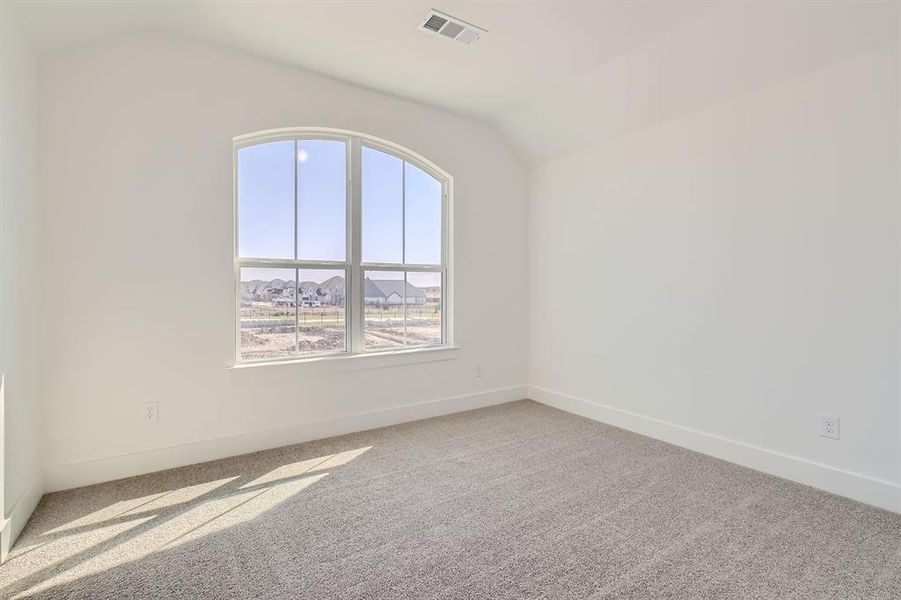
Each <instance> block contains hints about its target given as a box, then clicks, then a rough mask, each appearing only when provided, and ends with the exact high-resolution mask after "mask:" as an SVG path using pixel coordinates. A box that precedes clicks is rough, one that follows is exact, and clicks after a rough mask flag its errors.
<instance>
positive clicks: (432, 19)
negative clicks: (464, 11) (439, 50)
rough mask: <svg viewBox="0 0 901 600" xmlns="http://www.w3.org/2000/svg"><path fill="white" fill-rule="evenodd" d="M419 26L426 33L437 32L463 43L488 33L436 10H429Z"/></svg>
mask: <svg viewBox="0 0 901 600" xmlns="http://www.w3.org/2000/svg"><path fill="white" fill-rule="evenodd" d="M419 28H420V29H422V30H423V31H425V32H427V33H437V34H438V35H442V36H444V37H448V38H450V39H452V40H457V41H458V42H463V43H464V44H472V43H473V42H477V41H479V39H480V38H481V37H482V36H483V35H485V34H486V33H488V32H487V31H486V30H484V29H482V28H481V27H476V26H475V25H470V24H469V23H467V22H466V21H461V20H460V19H457V18H455V17H451V16H450V15H446V14H444V13H440V12H438V11H437V10H432V11H429V14H427V15H426V17H425V19H423V21H422V23H420V24H419Z"/></svg>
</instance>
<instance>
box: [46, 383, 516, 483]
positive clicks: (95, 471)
mask: <svg viewBox="0 0 901 600" xmlns="http://www.w3.org/2000/svg"><path fill="white" fill-rule="evenodd" d="M525 397H526V386H524V385H517V386H510V387H504V388H498V389H494V390H488V391H485V392H477V393H474V394H466V395H463V396H454V397H451V398H441V399H438V400H431V401H428V402H421V403H418V404H408V405H405V406H397V407H393V408H387V409H381V410H374V411H369V412H365V413H358V414H354V415H347V416H344V417H337V418H334V419H328V420H324V421H313V422H307V423H296V424H294V425H289V426H285V427H279V428H277V429H267V430H263V431H255V432H250V433H244V434H240V435H234V436H228V437H222V438H215V439H210V440H203V441H199V442H192V443H188V444H181V445H178V446H168V447H164V448H155V449H152V450H146V451H143V452H136V453H133V454H125V455H119V456H110V457H106V458H99V459H95V460H87V461H81V462H74V463H67V464H61V465H52V466H49V467H45V469H44V488H45V489H46V491H47V492H48V493H49V492H55V491H60V490H67V489H71V488H75V487H81V486H84V485H91V484H94V483H102V482H104V481H113V480H115V479H122V478H123V477H131V476H133V475H142V474H144V473H152V472H154V471H162V470H165V469H171V468H174V467H182V466H185V465H191V464H195V463H199V462H206V461H209V460H217V459H220V458H227V457H229V456H237V455H240V454H247V453H249V452H257V451H259V450H267V449H269V448H278V447H280V446H289V445H291V444H299V443H301V442H308V441H311V440H316V439H322V438H327V437H332V436H336V435H342V434H345V433H353V432H357V431H364V430H367V429H375V428H377V427H385V426H387V425H396V424H398V423H406V422H408V421H417V420H419V419H427V418H429V417H437V416H439V415H446V414H450V413H455V412H461V411H464V410H471V409H474V408H482V407H485V406H492V405H495V404H503V403H504V402H512V401H513V400H522V399H524V398H525Z"/></svg>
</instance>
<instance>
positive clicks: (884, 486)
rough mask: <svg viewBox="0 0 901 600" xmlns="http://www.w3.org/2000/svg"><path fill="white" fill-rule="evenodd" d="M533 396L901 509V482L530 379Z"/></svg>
mask: <svg viewBox="0 0 901 600" xmlns="http://www.w3.org/2000/svg"><path fill="white" fill-rule="evenodd" d="M528 388H529V395H528V397H529V398H531V399H532V400H535V401H536V402H541V403H542V404H547V405H548V406H553V407H554V408H559V409H561V410H565V411H567V412H571V413H574V414H577V415H580V416H583V417H587V418H589V419H593V420H595V421H600V422H602V423H607V424H609V425H613V426H615V427H620V428H622V429H627V430H629V431H634V432H636V433H640V434H642V435H646V436H649V437H653V438H656V439H659V440H662V441H664V442H669V443H670V444H674V445H676V446H681V447H683V448H688V449H689V450H694V451H696V452H700V453H702V454H707V455H709V456H713V457H716V458H720V459H723V460H727V461H729V462H733V463H736V464H739V465H742V466H744V467H749V468H751V469H754V470H757V471H762V472H764V473H768V474H770V475H775V476H777V477H782V478H784V479H789V480H791V481H796V482H798V483H803V484H805V485H809V486H811V487H815V488H818V489H821V490H825V491H827V492H831V493H833V494H838V495H839V496H845V497H846V498H851V499H853V500H858V501H860V502H864V503H866V504H871V505H873V506H876V507H879V508H884V509H886V510H891V511H894V512H898V513H901V485H899V484H898V483H895V482H892V481H887V480H884V479H878V478H875V477H870V476H868V475H863V474H860V473H854V472H852V471H846V470H844V469H839V468H836V467H832V466H829V465H825V464H822V463H817V462H814V461H811V460H807V459H804V458H800V457H797V456H791V455H788V454H783V453H781V452H776V451H774V450H768V449H766V448H761V447H759V446H754V445H752V444H746V443H744V442H738V441H735V440H732V439H729V438H725V437H722V436H719V435H714V434H711V433H707V432H704V431H698V430H697V429H691V428H689V427H683V426H681V425H675V424H673V423H669V422H666V421H662V420H660V419H655V418H653V417H648V416H645V415H640V414H637V413H634V412H630V411H626V410H622V409H619V408H614V407H612V406H607V405H605V404H601V403H598V402H593V401H591V400H586V399H584V398H577V397H575V396H570V395H567V394H563V393H560V392H556V391H554V390H549V389H546V388H543V387H540V386H535V385H530V386H528Z"/></svg>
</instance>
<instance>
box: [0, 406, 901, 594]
mask: <svg viewBox="0 0 901 600" xmlns="http://www.w3.org/2000/svg"><path fill="white" fill-rule="evenodd" d="M0 597H2V598H9V597H38V598H91V599H97V598H117V599H119V598H137V599H142V598H152V599H167V600H168V599H173V598H190V599H204V598H217V599H221V598H248V599H249V598H254V599H256V598H273V599H275V598H278V599H288V598H315V599H320V598H445V599H451V598H453V599H456V598H635V599H639V598H640V599H645V600H647V599H653V598H686V599H687V598H691V599H696V598H733V599H739V598H741V599H749V598H768V599H769V598H798V599H801V598H803V599H813V598H835V599H841V600H852V599H858V598H859V599H889V598H892V599H899V598H901V516H899V515H894V514H891V513H888V512H884V511H880V510H876V509H873V508H870V507H867V506H864V505H862V504H858V503H856V502H852V501H850V500H845V499H843V498H839V497H836V496H832V495H829V494H826V493H822V492H818V491H816V490H813V489H810V488H807V487H803V486H800V485H796V484H793V483H789V482H787V481H783V480H780V479H776V478H773V477H769V476H766V475H762V474H760V473H757V472H754V471H750V470H748V469H743V468H741V467H737V466H734V465H731V464H729V463H726V462H723V461H719V460H715V459H712V458H708V457H705V456H702V455H700V454H695V453H692V452H689V451H686V450H682V449H679V448H676V447H673V446H670V445H667V444H664V443H662V442H658V441H655V440H652V439H649V438H645V437H641V436H638V435H635V434H631V433H628V432H625V431H622V430H619V429H615V428H612V427H607V426H604V425H600V424H598V423H594V422H592V421H588V420H585V419H581V418H579V417H575V416H572V415H569V414H567V413H563V412H560V411H557V410H554V409H551V408H547V407H545V406H542V405H539V404H535V403H533V402H528V401H523V402H515V403H512V404H506V405H503V406H498V407H493V408H488V409H483V410H478V411H473V412H468V413H462V414H457V415H452V416H448V417H441V418H437V419H430V420H427V421H420V422H417V423H411V424H407V425H400V426H396V427H389V428H385V429H378V430H374V431H368V432H364V433H359V434H353V435H347V436H343V437H339V438H332V439H327V440H323V441H319V442H314V443H309V444H302V445H298V446H292V447H287V448H280V449H277V450H272V451H266V452H260V453H256V454H251V455H246V456H240V457H236V458H231V459H226V460H221V461H216V462H212V463H206V464H202V465H195V466H192V467H186V468H181V469H175V470H172V471H166V472H162V473H156V474H152V475H146V476H142V477H135V478H131V479H126V480H122V481H117V482H112V483H107V484H102V485H97V486H92V487H88V488H82V489H78V490H72V491H68V492H62V493H57V494H51V495H48V496H46V497H45V498H44V499H43V501H42V502H41V504H40V506H39V508H38V510H37V512H36V513H35V515H34V517H33V518H32V520H31V521H30V522H29V524H28V526H27V527H26V530H25V532H24V534H23V536H22V537H21V539H20V540H19V542H18V544H17V545H16V547H15V548H14V549H13V551H12V554H11V558H10V559H9V561H8V562H7V563H5V564H4V565H3V566H2V567H0Z"/></svg>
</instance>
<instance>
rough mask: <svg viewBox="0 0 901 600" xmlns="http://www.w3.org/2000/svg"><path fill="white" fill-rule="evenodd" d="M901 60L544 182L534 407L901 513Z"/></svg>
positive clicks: (570, 164)
mask: <svg viewBox="0 0 901 600" xmlns="http://www.w3.org/2000/svg"><path fill="white" fill-rule="evenodd" d="M899 52H901V51H899V46H898V44H897V43H895V44H894V45H890V46H883V47H882V49H880V50H875V51H870V52H868V53H865V54H862V55H859V56H857V57H855V58H850V59H847V60H844V61H841V62H838V63H837V64H833V65H832V66H829V67H826V68H822V69H819V70H816V71H814V72H809V73H808V74H806V75H803V76H798V77H795V78H793V79H791V80H790V81H786V82H783V83H779V84H777V85H773V86H771V87H768V88H766V89H763V90H761V91H758V92H756V93H752V94H748V95H743V96H740V97H735V98H732V99H730V100H727V101H724V102H721V103H718V104H715V105H713V106H709V107H707V108H705V109H703V110H700V111H697V112H693V113H691V114H688V115H685V116H681V117H678V118H674V119H672V120H669V121H667V122H665V123H663V124H660V125H657V126H654V127H651V128H647V129H644V130H641V131H638V132H635V133H632V134H629V135H627V136H624V137H619V138H616V139H613V140H610V141H607V142H605V143H601V144H598V145H596V146H594V147H592V148H589V149H587V150H584V151H579V152H576V153H573V154H569V155H566V156H563V157H561V158H557V159H554V160H550V161H548V162H545V163H544V164H542V165H540V166H539V167H538V168H536V169H535V172H534V174H533V175H534V176H533V188H532V192H533V194H532V205H531V206H532V216H531V236H530V239H531V262H530V281H531V299H532V302H531V320H530V335H531V358H530V378H531V379H530V381H531V384H533V386H534V387H533V388H532V394H533V397H535V398H537V399H541V400H544V401H546V402H549V403H551V404H556V405H558V406H562V407H566V408H569V409H571V410H575V411H577V412H582V413H584V414H586V415H590V416H594V417H596V418H599V419H603V420H608V421H611V422H613V423H615V424H618V425H622V426H625V427H630V428H632V429H635V430H638V431H642V432H644V433H648V434H650V435H655V436H657V437H662V438H664V439H670V440H672V441H675V442H677V443H680V444H683V445H686V446H689V447H693V448H696V449H699V450H702V451H704V452H709V453H712V454H715V455H719V456H723V457H725V458H728V459H730V460H735V461H737V462H742V463H745V464H748V465H750V466H753V467H755V468H759V469H763V470H768V471H770V472H774V473H777V474H780V475H785V476H788V477H791V478H794V479H798V480H801V481H806V482H808V483H811V484H814V485H818V486H820V487H825V488H827V489H831V490H833V491H836V492H838V493H842V494H845V495H849V496H852V497H856V498H858V499H861V500H864V501H867V502H871V503H874V504H878V505H880V506H886V507H889V508H894V509H895V510H899V511H901V488H899V480H901V432H899V423H901V416H899V408H901V407H899V371H898V368H899V334H901V314H899V241H901V240H899V224H901V222H899V200H901V185H899V165H901V155H899V139H901V128H899V111H901V102H899V89H901V88H899V83H901V82H899V72H901V54H899ZM564 306H565V307H566V308H565V310H564V308H563V307H564ZM819 412H824V413H831V414H835V415H838V416H839V417H840V418H841V419H842V432H841V434H842V439H841V440H840V441H831V440H826V439H823V438H820V437H818V435H817V413H819ZM705 434H710V435H705Z"/></svg>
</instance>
